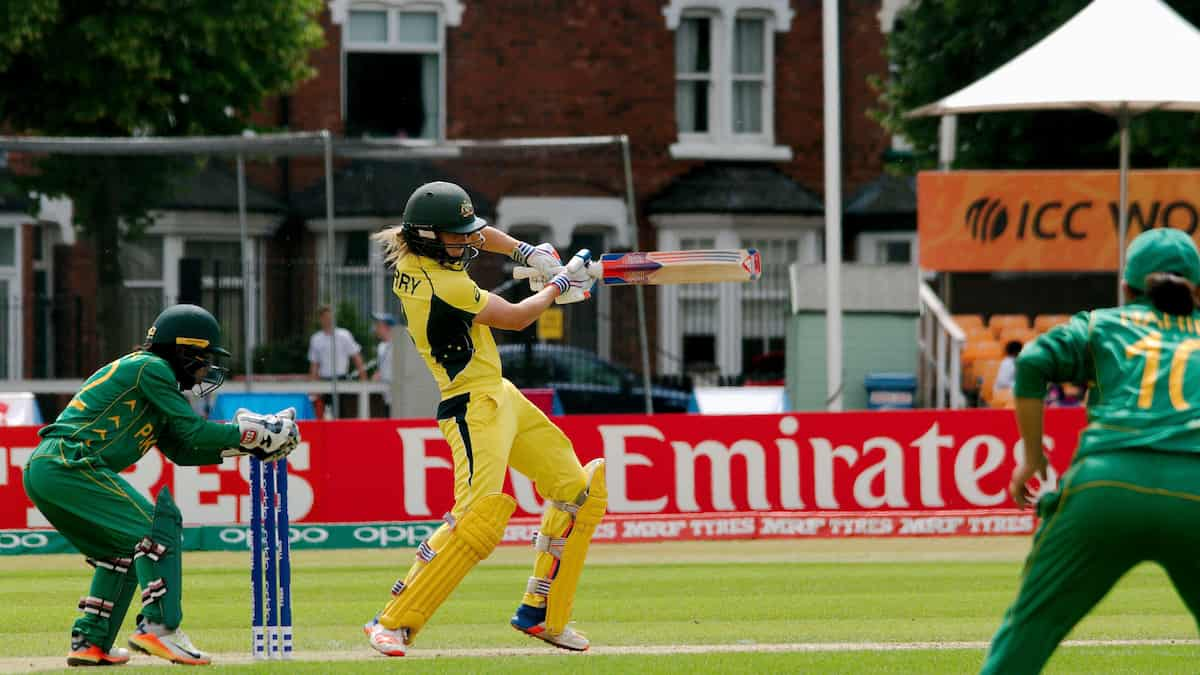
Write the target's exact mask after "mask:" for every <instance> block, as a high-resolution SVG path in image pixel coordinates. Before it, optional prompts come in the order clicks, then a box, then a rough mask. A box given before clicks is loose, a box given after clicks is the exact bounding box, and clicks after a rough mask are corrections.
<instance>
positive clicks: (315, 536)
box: [218, 526, 329, 546]
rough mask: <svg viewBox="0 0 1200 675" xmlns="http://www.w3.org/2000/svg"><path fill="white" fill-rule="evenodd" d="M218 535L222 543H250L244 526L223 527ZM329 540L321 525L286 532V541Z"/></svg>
mask: <svg viewBox="0 0 1200 675" xmlns="http://www.w3.org/2000/svg"><path fill="white" fill-rule="evenodd" d="M218 537H219V538H220V539H221V543H223V544H231V545H237V546H249V545H250V530H249V528H244V527H226V528H223V529H222V530H221V531H220V533H219V534H218ZM327 541H329V530H327V529H325V528H323V527H294V526H293V527H292V528H291V531H290V532H289V533H288V543H289V544H296V543H304V544H324V543H325V542H327Z"/></svg>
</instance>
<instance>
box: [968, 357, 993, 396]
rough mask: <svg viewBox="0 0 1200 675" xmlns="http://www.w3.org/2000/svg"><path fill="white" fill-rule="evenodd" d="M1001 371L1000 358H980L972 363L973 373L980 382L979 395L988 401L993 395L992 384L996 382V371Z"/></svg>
mask: <svg viewBox="0 0 1200 675" xmlns="http://www.w3.org/2000/svg"><path fill="white" fill-rule="evenodd" d="M998 372H1000V359H978V360H976V361H975V362H973V363H972V364H971V375H972V376H973V377H974V378H975V381H976V382H978V383H979V395H980V396H982V397H983V399H984V400H985V401H986V400H988V399H990V398H991V396H992V385H994V384H996V373H998Z"/></svg>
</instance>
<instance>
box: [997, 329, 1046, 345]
mask: <svg viewBox="0 0 1200 675" xmlns="http://www.w3.org/2000/svg"><path fill="white" fill-rule="evenodd" d="M1037 336H1038V334H1037V333H1035V332H1034V331H1031V330H1029V329H1028V328H1005V329H1004V330H1002V331H1000V344H1002V345H1007V344H1008V343H1009V342H1011V341H1013V340H1016V341H1017V342H1020V343H1021V344H1022V345H1026V344H1029V343H1030V342H1033V340H1034V338H1036V337H1037Z"/></svg>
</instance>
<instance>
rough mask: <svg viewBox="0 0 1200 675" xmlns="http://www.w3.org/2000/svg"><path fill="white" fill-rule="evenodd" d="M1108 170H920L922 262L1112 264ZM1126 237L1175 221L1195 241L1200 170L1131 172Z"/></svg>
mask: <svg viewBox="0 0 1200 675" xmlns="http://www.w3.org/2000/svg"><path fill="white" fill-rule="evenodd" d="M1118 180H1119V179H1118V175H1117V172H1116V171H950V172H940V171H925V172H922V173H921V174H920V175H919V176H918V177H917V233H918V240H919V241H920V262H921V267H924V268H926V269H931V270H939V271H944V272H991V271H1114V270H1116V269H1117V223H1118V213H1119V210H1118V204H1119V201H1118V200H1119V192H1118V191H1119V184H1118ZM1128 210H1129V232H1128V237H1127V239H1126V242H1127V243H1128V241H1130V240H1132V239H1133V238H1134V237H1135V236H1137V235H1138V234H1140V233H1142V232H1143V231H1145V230H1147V229H1150V228H1154V227H1174V228H1177V229H1180V230H1183V231H1184V232H1187V233H1188V234H1191V235H1192V237H1193V238H1196V240H1197V243H1200V236H1197V234H1198V230H1200V171H1195V170H1184V171H1172V170H1166V171H1132V172H1130V174H1129V207H1128Z"/></svg>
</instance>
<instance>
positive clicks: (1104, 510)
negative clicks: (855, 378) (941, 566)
mask: <svg viewBox="0 0 1200 675" xmlns="http://www.w3.org/2000/svg"><path fill="white" fill-rule="evenodd" d="M1198 285H1200V254H1198V253H1197V251H1196V246H1195V244H1193V243H1192V239H1191V237H1189V236H1188V235H1186V234H1184V233H1183V232H1182V231H1180V230H1173V229H1154V230H1149V231H1147V232H1145V233H1143V234H1141V235H1139V236H1138V237H1137V238H1136V239H1134V240H1133V242H1132V243H1131V244H1130V245H1129V250H1128V254H1127V256H1126V263H1125V272H1124V288H1125V295H1126V298H1127V299H1128V301H1129V304H1127V305H1125V306H1124V307H1113V308H1109V309H1098V310H1093V311H1091V312H1081V313H1079V314H1077V315H1075V317H1074V318H1072V319H1071V321H1070V322H1069V323H1067V324H1066V325H1063V326H1059V327H1057V328H1055V329H1053V330H1051V331H1050V332H1048V333H1046V334H1045V335H1043V336H1042V337H1040V338H1038V340H1037V341H1036V342H1033V343H1032V344H1030V345H1029V346H1027V347H1026V348H1025V350H1024V351H1023V352H1022V353H1021V356H1020V357H1019V358H1018V359H1017V379H1016V387H1015V392H1014V393H1015V394H1016V397H1017V398H1016V407H1017V410H1016V415H1017V425H1018V426H1019V428H1020V431H1021V438H1022V440H1023V441H1024V442H1025V457H1024V461H1023V462H1022V463H1021V464H1020V465H1019V466H1018V467H1017V468H1016V469H1015V470H1014V471H1013V476H1012V482H1011V484H1010V486H1009V491H1010V492H1011V494H1012V497H1013V499H1014V500H1016V502H1017V504H1018V505H1019V506H1021V507H1025V506H1028V505H1029V504H1030V501H1031V499H1032V495H1031V492H1030V490H1029V488H1028V486H1027V483H1028V482H1029V481H1030V480H1031V479H1032V478H1033V476H1034V475H1035V474H1036V475H1040V476H1042V477H1044V476H1045V471H1046V457H1045V455H1044V454H1043V453H1042V397H1043V396H1044V395H1045V392H1046V384H1047V383H1049V382H1087V383H1088V398H1087V411H1088V425H1087V427H1085V428H1084V430H1083V433H1082V434H1081V435H1080V438H1079V449H1078V450H1077V451H1076V454H1075V459H1074V461H1073V462H1072V465H1071V469H1070V470H1069V471H1067V473H1066V474H1065V475H1064V476H1063V478H1062V482H1061V484H1060V486H1059V488H1058V490H1056V491H1054V492H1050V493H1048V494H1046V495H1044V496H1043V497H1042V498H1041V499H1040V500H1039V501H1038V503H1037V511H1038V515H1039V516H1040V517H1041V519H1042V521H1041V525H1040V526H1039V527H1038V531H1037V533H1035V534H1034V537H1033V549H1032V550H1031V551H1030V553H1029V558H1028V559H1027V560H1026V562H1025V576H1024V580H1023V581H1022V583H1021V589H1020V591H1019V592H1018V594H1017V599H1016V601H1015V602H1014V603H1013V605H1012V607H1010V608H1009V609H1008V612H1007V613H1006V614H1005V615H1004V621H1003V623H1001V624H1000V630H999V631H997V632H996V636H995V638H993V640H992V646H991V650H990V652H989V653H988V656H987V661H986V662H985V663H984V665H983V672H984V673H1036V672H1039V671H1040V670H1041V669H1042V666H1043V665H1044V664H1045V663H1046V660H1047V659H1049V658H1050V654H1051V653H1053V651H1054V649H1055V648H1056V647H1057V646H1058V643H1059V642H1060V641H1061V640H1062V639H1063V637H1064V636H1066V634H1067V633H1068V632H1070V630H1071V628H1073V627H1074V626H1075V624H1076V623H1078V622H1079V620H1080V619H1082V618H1083V617H1084V615H1086V614H1087V613H1088V612H1089V611H1090V610H1091V609H1092V607H1093V606H1095V604H1096V603H1097V602H1099V601H1100V599H1101V598H1102V597H1104V595H1105V594H1106V593H1108V591H1109V589H1110V588H1112V587H1113V584H1115V583H1116V582H1117V580H1118V579H1120V578H1121V576H1122V575H1124V574H1125V572H1127V571H1128V570H1129V569H1130V568H1131V567H1133V566H1134V565H1137V564H1138V563H1140V562H1143V561H1147V560H1152V561H1154V562H1157V563H1158V564H1160V565H1162V566H1163V568H1165V569H1166V572H1167V575H1168V576H1169V577H1170V579H1171V582H1172V583H1173V584H1174V585H1175V590H1176V591H1178V592H1179V594H1180V595H1181V596H1182V597H1183V601H1184V603H1185V604H1186V605H1187V607H1188V609H1189V610H1191V612H1192V614H1193V615H1194V616H1196V617H1197V619H1200V363H1196V362H1197V361H1198V360H1200V359H1198V358H1197V357H1200V312H1197V303H1196V287H1197V286H1198Z"/></svg>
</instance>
